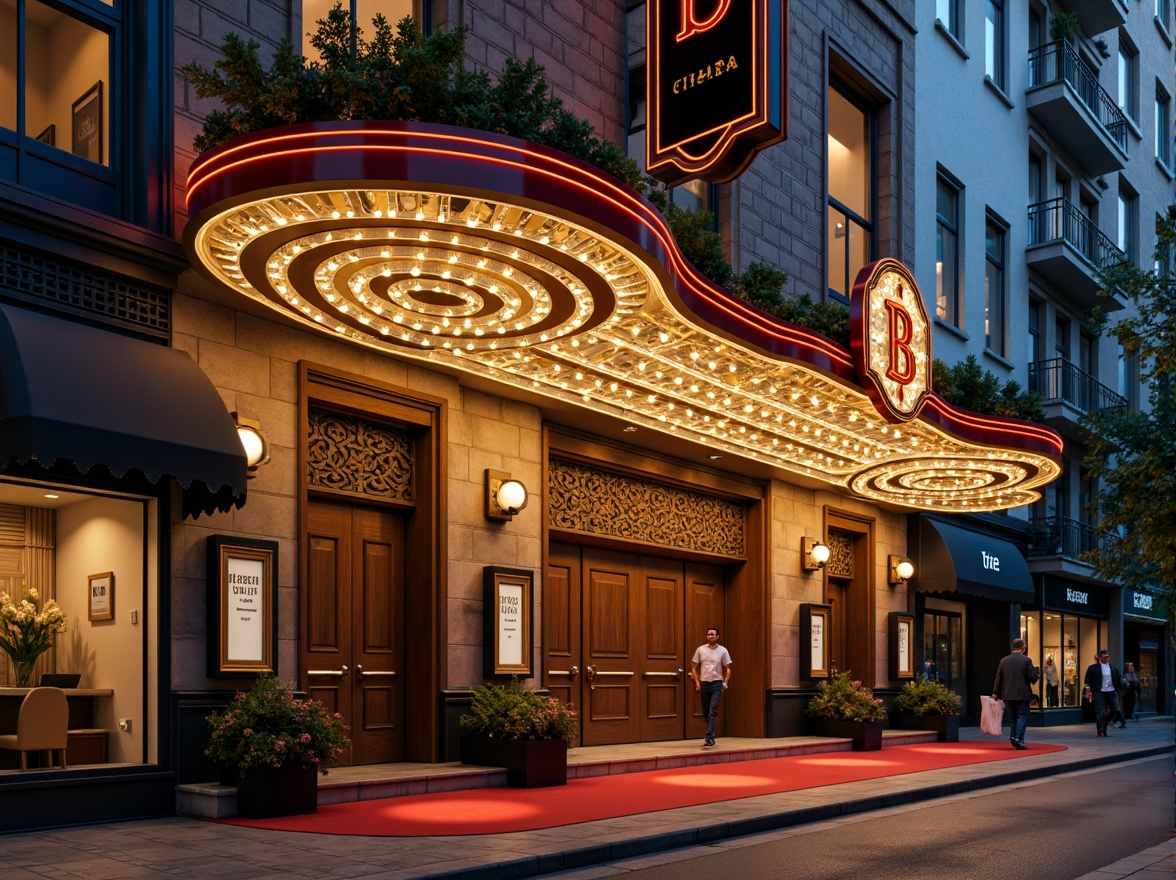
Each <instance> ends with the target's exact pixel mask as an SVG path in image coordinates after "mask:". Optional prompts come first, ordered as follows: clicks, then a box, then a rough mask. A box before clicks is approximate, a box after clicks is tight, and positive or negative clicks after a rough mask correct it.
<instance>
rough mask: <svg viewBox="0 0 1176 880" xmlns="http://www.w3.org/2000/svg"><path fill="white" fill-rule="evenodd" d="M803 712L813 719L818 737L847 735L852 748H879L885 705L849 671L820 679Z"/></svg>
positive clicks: (856, 749)
mask: <svg viewBox="0 0 1176 880" xmlns="http://www.w3.org/2000/svg"><path fill="white" fill-rule="evenodd" d="M805 712H806V713H807V714H808V716H809V718H812V719H813V726H814V727H815V729H816V732H817V735H818V736H835V737H840V738H850V739H852V740H853V748H854V751H858V752H874V751H877V750H878V749H880V748H882V721H883V719H885V718H886V707H885V706H884V705H883V704H882V701H881V700H879V699H876V698H875V697H874V692H873V691H872V690H871V689H870V688H868V687H863V686H862V683H861V682H860V681H852V680H850V677H849V673H848V672H842V673H839V674H838V675H835V676H833V677H832V678H831V679H829V680H828V681H823V682H821V687H820V690H818V691H817V694H816V696H814V697H813V698H812V699H811V700H809V703H808V706H807V707H806V708H805Z"/></svg>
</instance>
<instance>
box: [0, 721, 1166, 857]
mask: <svg viewBox="0 0 1176 880" xmlns="http://www.w3.org/2000/svg"><path fill="white" fill-rule="evenodd" d="M961 739H977V740H981V739H983V740H987V741H988V742H992V740H991V738H986V737H983V736H981V735H980V733H979V731H978V730H976V729H974V728H973V729H965V730H963V731H961ZM1026 739H1027V741H1028V742H1030V744H1032V743H1034V742H1040V743H1046V742H1048V743H1053V744H1057V745H1064V746H1066V747H1067V750H1066V751H1062V752H1050V753H1043V754H1040V755H1034V754H1032V753H1030V754H1027V755H1025V756H1023V757H1020V758H1018V759H1017V760H1015V761H1008V762H999V763H996V764H993V763H988V764H972V765H968V766H964V767H952V768H947V769H943V770H932V771H926V772H922V773H912V774H906V775H902V776H891V777H885V778H881V779H872V780H866V781H862V782H853V783H848V784H844V785H831V786H823V787H820V788H810V789H804V790H800V791H791V792H781V793H779V794H772V795H765V796H762V797H754V798H742V799H737V800H732V801H727V802H725V804H724V812H725V814H726V815H728V816H729V817H730V820H729V821H728V822H726V823H725V824H721V825H715V824H714V823H713V818H714V811H713V809H712V808H711V807H708V806H705V805H704V806H696V807H684V808H682V809H676V810H665V811H661V812H657V813H646V814H641V815H637V816H624V817H618V818H614V819H604V820H600V821H596V822H585V823H582V824H578V825H571V826H564V827H559V828H550V829H543V830H538V831H526V832H516V833H511V834H496V835H468V836H461V837H428V838H424V837H415V838H388V837H380V838H376V837H345V836H335V835H325V834H295V833H289V832H274V831H261V830H256V829H250V828H238V827H233V826H226V825H221V824H216V823H210V822H205V821H201V820H198V819H186V818H180V817H177V818H171V819H158V820H149V821H140V822H127V823H121V824H112V825H102V826H89V827H85V828H71V829H62V830H56V831H43V832H31V833H21V834H13V835H8V836H3V837H0V847H2V853H3V855H2V856H0V860H2V862H3V864H4V877H5V880H31V878H46V877H52V878H58V880H60V878H72V877H83V878H86V880H104V878H134V877H162V876H168V877H178V878H189V877H190V878H196V877H200V878H207V877H217V878H226V880H236V878H242V880H243V878H277V877H316V878H318V877H323V876H331V877H363V878H379V880H393V878H416V877H453V878H459V877H460V878H486V880H490V878H510V877H529V876H536V875H539V874H545V873H550V872H555V871H568V870H575V869H584V868H589V867H590V866H593V865H597V866H599V865H602V864H603V863H606V862H611V861H617V860H620V859H627V858H632V857H637V856H643V855H650V854H654V853H664V852H668V851H671V850H679V849H683V848H688V847H695V846H700V845H707V844H713V843H717V842H719V841H721V840H723V839H727V838H733V837H738V836H742V835H748V834H755V833H759V832H764V831H772V830H775V829H781V828H788V827H790V826H795V825H801V824H805V823H809V822H816V821H823V820H828V819H834V818H837V817H841V816H849V815H853V814H855V813H863V812H868V811H872V810H878V809H883V808H889V807H895V806H902V805H905V804H912V803H915V802H918V801H923V800H929V799H932V798H937V797H945V796H950V795H960V794H967V793H969V792H976V791H980V790H982V789H984V788H990V787H994V786H1000V785H1008V784H1015V783H1027V782H1031V781H1032V780H1035V779H1039V778H1043V777H1048V776H1054V775H1059V774H1062V773H1068V772H1071V771H1077V770H1089V769H1094V768H1099V767H1104V766H1105V765H1106V764H1107V763H1109V762H1123V761H1130V760H1135V759H1138V758H1147V757H1154V756H1157V755H1170V754H1171V753H1172V751H1173V721H1172V719H1171V718H1155V719H1149V720H1147V721H1144V722H1140V723H1134V724H1132V725H1130V726H1129V727H1128V728H1127V729H1125V730H1119V729H1114V730H1112V732H1111V736H1109V737H1107V738H1098V737H1095V736H1094V729H1093V725H1082V726H1073V727H1053V728H1045V729H1043V728H1031V729H1030V730H1029V734H1028V736H1027V737H1026ZM1162 766H1163V767H1164V771H1163V772H1164V773H1165V774H1167V773H1169V772H1170V762H1164V763H1163V764H1162ZM638 779H639V777H636V776H635V777H634V780H635V784H636V781H637V780H638ZM510 791H511V790H510V789H503V790H502V792H503V799H504V802H506V801H509V799H510ZM577 873H579V874H582V876H585V877H586V876H588V875H590V874H592V873H595V872H593V871H590V870H589V871H583V872H577ZM1088 876H1089V878H1098V880H1113V878H1122V877H1135V878H1136V880H1145V878H1160V877H1164V878H1176V849H1173V845H1172V844H1171V843H1168V844H1163V845H1161V846H1157V847H1154V848H1152V849H1149V850H1147V851H1145V852H1143V853H1139V854H1137V855H1135V856H1133V857H1131V858H1129V859H1125V860H1123V861H1121V862H1118V863H1116V864H1114V865H1109V866H1107V867H1105V868H1103V869H1101V870H1099V871H1097V872H1094V873H1093V874H1090V875H1088Z"/></svg>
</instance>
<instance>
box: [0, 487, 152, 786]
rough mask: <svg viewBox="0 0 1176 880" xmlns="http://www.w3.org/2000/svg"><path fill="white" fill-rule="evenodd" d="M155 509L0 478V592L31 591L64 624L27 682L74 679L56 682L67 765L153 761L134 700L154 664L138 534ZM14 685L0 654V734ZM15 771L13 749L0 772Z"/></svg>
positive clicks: (148, 586) (15, 703) (8, 724)
mask: <svg viewBox="0 0 1176 880" xmlns="http://www.w3.org/2000/svg"><path fill="white" fill-rule="evenodd" d="M156 506H157V503H156V502H155V501H154V500H152V499H141V498H127V497H125V496H120V497H114V496H106V495H93V494H87V493H82V492H77V491H72V490H70V489H67V488H64V487H51V486H36V485H32V484H22V483H13V482H0V593H7V594H9V595H10V596H12V597H13V598H15V599H17V600H18V601H19V598H20V597H21V596H23V595H24V593H25V591H26V589H27V588H29V587H32V588H35V589H36V590H37V592H38V594H39V595H38V603H39V605H40V606H41V607H44V603H45V602H47V601H48V600H50V599H52V600H53V601H55V602H56V603H57V604H58V606H59V607H60V608H61V610H62V612H63V613H64V615H65V619H66V630H65V632H63V633H60V634H58V635H57V636H56V637H55V641H54V646H53V648H51V649H50V650H48V651H46V652H45V653H43V654H41V655H40V657H39V658H38V660H37V663H36V666H35V668H34V672H33V677H32V680H31V683H32V684H33V685H37V684H39V683H40V681H41V677H42V676H43V675H46V674H59V675H60V674H67V675H73V676H77V677H78V681H77V684H76V685H73V686H67V685H66V683H64V682H63V683H62V686H63V687H66V695H67V698H68V700H69V702H70V727H71V734H70V743H69V747H68V749H67V754H68V764H69V766H70V767H71V768H73V767H75V766H83V765H91V764H105V763H110V764H115V763H121V764H127V763H141V762H143V761H144V759H145V758H144V756H147V758H146V759H147V760H156V759H157V743H156V742H155V738H154V737H155V734H154V729H153V724H154V722H153V720H152V719H153V718H154V716H155V714H156V712H155V709H154V708H152V707H151V706H150V705H149V704H148V703H146V702H145V698H144V694H145V693H147V692H148V687H147V685H148V683H149V680H150V679H151V678H152V676H151V673H150V670H151V669H153V668H154V665H153V664H154V663H155V662H157V659H158V658H157V657H155V656H153V654H154V653H155V652H157V651H158V646H157V635H156V627H155V625H154V622H153V618H152V617H151V616H150V615H149V614H148V610H149V609H153V608H155V607H157V605H158V589H157V586H158V584H157V578H156V576H155V574H154V571H155V568H154V566H153V565H151V564H149V563H150V561H151V560H154V559H155V558H157V556H158V547H157V546H155V541H154V533H153V532H152V531H151V530H149V529H145V528H144V523H145V522H148V521H152V520H153V518H154V517H155V516H156V515H157V514H156ZM145 652H146V653H145ZM145 656H147V657H148V659H147V661H146V662H145V660H144V658H145ZM14 684H15V680H14V670H13V666H12V664H11V662H9V660H8V658H7V656H6V655H3V656H0V734H4V733H14V732H15V731H16V728H15V723H16V719H17V717H18V715H19V711H20V701H21V700H22V699H23V696H24V694H25V692H26V691H25V689H23V688H14V687H13V685H14ZM71 684H72V683H71ZM120 722H125V724H120ZM6 756H7V757H6ZM19 767H20V763H19V758H17V757H16V753H15V752H0V769H2V770H4V771H7V770H14V771H15V772H20V771H19V770H18V769H16V768H19Z"/></svg>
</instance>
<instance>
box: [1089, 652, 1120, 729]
mask: <svg viewBox="0 0 1176 880" xmlns="http://www.w3.org/2000/svg"><path fill="white" fill-rule="evenodd" d="M1084 681H1085V684H1086V701H1087V702H1091V701H1093V702H1094V728H1095V736H1106V735H1107V719H1108V718H1110V717H1111V716H1112V715H1114V714H1115V713H1116V712H1118V711H1120V709H1119V688H1121V687H1123V679H1122V677H1121V676H1120V675H1119V670H1118V669H1116V668H1115V667H1114V666H1112V665H1111V654H1110V652H1109V651H1107V650H1106V649H1105V648H1104V649H1102V650H1101V651H1099V652H1098V662H1097V663H1091V664H1090V665H1089V666H1087V667H1086V678H1085V680H1084Z"/></svg>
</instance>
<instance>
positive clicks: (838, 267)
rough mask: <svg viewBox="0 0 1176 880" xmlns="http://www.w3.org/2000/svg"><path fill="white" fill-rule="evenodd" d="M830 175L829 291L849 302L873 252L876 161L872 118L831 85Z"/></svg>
mask: <svg viewBox="0 0 1176 880" xmlns="http://www.w3.org/2000/svg"><path fill="white" fill-rule="evenodd" d="M828 99H829V137H828V157H827V161H828V166H827V170H828V175H829V217H828V226H829V228H828V248H829V260H828V273H829V292H830V294H832V295H833V296H834V297H835V298H837V299H839V300H841V301H843V302H848V301H849V294H850V291H851V290H852V289H853V282H854V280H855V279H856V278H857V273H858V271H859V270H860V269H861V268H862V266H864V265H865V264H866V263H868V262H869V261H870V254H871V251H872V248H873V241H872V238H873V224H872V221H871V218H872V215H873V201H874V161H873V151H874V145H873V131H872V124H871V119H870V115H869V114H868V113H867V112H866V111H865V110H863V109H862V108H861V107H859V106H858V105H857V103H855V102H854V101H853V100H851V99H850V98H849V97H848V96H847V94H846V93H844V92H842V91H841V90H839V89H838V88H837V87H836V86H833V85H830V87H829V92H828Z"/></svg>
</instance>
